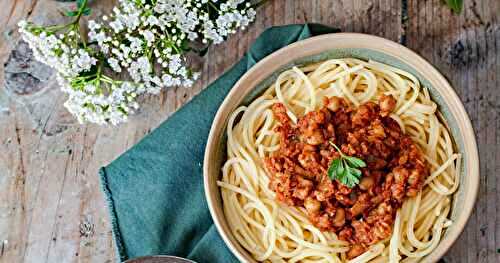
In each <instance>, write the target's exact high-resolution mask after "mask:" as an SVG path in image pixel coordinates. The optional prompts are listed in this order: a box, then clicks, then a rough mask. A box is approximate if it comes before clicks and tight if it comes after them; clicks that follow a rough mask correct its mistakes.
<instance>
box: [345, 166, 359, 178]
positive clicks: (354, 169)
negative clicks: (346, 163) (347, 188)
mask: <svg viewBox="0 0 500 263" xmlns="http://www.w3.org/2000/svg"><path fill="white" fill-rule="evenodd" d="M348 170H349V172H350V173H351V174H352V175H353V176H355V177H356V178H359V177H361V171H360V170H359V169H356V168H352V167H349V168H348Z"/></svg>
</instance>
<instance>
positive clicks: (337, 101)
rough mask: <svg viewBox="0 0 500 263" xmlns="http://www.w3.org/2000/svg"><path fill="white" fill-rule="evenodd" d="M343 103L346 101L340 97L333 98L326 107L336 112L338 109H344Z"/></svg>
mask: <svg viewBox="0 0 500 263" xmlns="http://www.w3.org/2000/svg"><path fill="white" fill-rule="evenodd" d="M343 102H344V101H343V100H342V99H341V98H339V97H331V98H329V99H328V104H327V105H326V107H327V108H328V109H329V110H331V111H333V112H336V111H337V110H338V109H340V107H342V105H343Z"/></svg>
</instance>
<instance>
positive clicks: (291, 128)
mask: <svg viewBox="0 0 500 263" xmlns="http://www.w3.org/2000/svg"><path fill="white" fill-rule="evenodd" d="M323 105H324V106H323V107H322V108H320V109H319V110H316V111H311V112H309V113H307V114H305V115H304V116H303V117H301V118H299V119H298V121H297V123H296V124H294V123H293V122H292V121H291V119H290V118H289V116H288V115H287V110H286V108H285V106H284V105H283V104H281V103H276V104H274V105H273V107H272V111H273V114H274V115H275V117H276V118H277V120H278V122H279V125H278V126H277V127H276V132H278V133H279V137H280V147H279V150H277V151H275V152H274V153H272V154H271V156H269V157H267V158H266V159H265V165H266V169H267V170H268V172H269V177H270V185H269V187H270V189H271V190H273V191H274V192H275V193H276V199H277V200H278V201H279V202H282V203H284V204H286V205H289V206H299V207H304V208H305V210H306V211H307V214H308V217H309V219H310V221H311V222H312V223H313V224H314V225H315V226H316V227H318V228H319V229H321V230H322V231H332V232H334V233H336V234H337V236H338V237H339V239H341V240H345V241H347V242H349V243H350V244H351V248H350V250H349V251H348V253H347V256H348V257H349V258H353V257H355V256H357V255H359V254H361V253H363V252H364V251H365V250H366V249H367V248H368V247H369V246H370V245H372V244H375V243H377V242H379V241H381V240H384V239H386V238H388V237H390V235H391V233H392V227H393V224H394V220H395V215H396V211H397V209H398V208H400V207H401V205H402V203H403V201H404V200H405V198H406V197H413V196H416V194H417V193H418V191H420V189H421V188H422V186H423V182H424V180H425V178H426V177H427V175H428V173H429V171H428V169H427V167H426V164H425V160H424V158H423V154H422V152H421V151H420V149H419V148H418V147H417V145H416V144H415V143H414V142H413V141H412V139H411V138H410V137H408V136H406V135H405V134H404V133H403V132H402V130H401V128H400V126H399V125H398V123H397V122H396V121H395V120H393V119H392V118H391V117H389V115H390V113H391V112H392V111H393V110H394V108H395V106H396V100H395V99H394V98H393V97H391V96H382V97H381V98H380V99H379V103H378V104H376V103H374V102H367V103H364V104H362V105H360V106H359V107H357V108H355V107H353V106H352V105H350V104H349V103H348V102H347V101H346V100H344V99H342V98H339V97H331V98H324V101H323ZM332 144H334V145H338V146H339V148H340V150H341V151H342V153H343V154H345V155H348V156H355V157H357V158H360V159H362V160H364V162H366V167H364V168H361V172H362V177H361V178H360V180H359V184H357V185H356V186H354V187H353V188H349V187H348V186H346V185H343V184H342V183H340V182H339V181H337V180H332V179H331V178H330V177H329V176H328V173H327V171H328V168H329V166H330V164H331V163H332V161H333V160H335V159H337V158H340V157H341V156H340V153H339V152H338V151H337V150H336V149H335V148H334V147H333V145H332Z"/></svg>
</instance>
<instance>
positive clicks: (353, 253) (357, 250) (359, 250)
mask: <svg viewBox="0 0 500 263" xmlns="http://www.w3.org/2000/svg"><path fill="white" fill-rule="evenodd" d="M363 252H365V248H363V246H361V245H358V244H354V245H352V247H351V249H349V251H347V257H348V258H350V259H352V258H355V257H357V256H359V255H361V254H363Z"/></svg>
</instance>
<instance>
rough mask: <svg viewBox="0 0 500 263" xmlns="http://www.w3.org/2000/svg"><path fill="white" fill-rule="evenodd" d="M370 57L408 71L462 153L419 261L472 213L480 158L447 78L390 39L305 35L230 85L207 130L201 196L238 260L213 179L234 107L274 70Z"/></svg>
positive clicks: (240, 251) (440, 250) (244, 257)
mask: <svg viewBox="0 0 500 263" xmlns="http://www.w3.org/2000/svg"><path fill="white" fill-rule="evenodd" d="M345 57H354V58H360V59H364V60H368V59H373V60H376V61H378V62H382V63H385V64H388V65H391V66H394V67H397V68H400V69H403V70H406V71H408V72H411V73H413V74H414V75H415V76H416V77H417V78H418V79H419V80H420V82H421V84H422V85H423V86H425V87H427V88H429V91H430V93H431V96H432V99H433V100H434V101H435V102H436V103H437V104H438V106H439V111H440V113H441V114H442V117H443V119H444V122H445V123H446V124H447V125H448V128H449V130H450V132H451V134H452V136H453V139H454V143H455V146H456V150H457V151H458V152H460V153H461V154H462V156H463V166H462V170H461V171H460V175H459V176H460V186H459V189H458V191H457V192H456V193H455V195H454V198H453V204H452V210H451V219H452V220H453V222H454V223H453V225H452V226H451V227H449V228H448V229H447V230H446V231H445V233H444V235H443V237H442V239H441V242H440V243H439V245H438V246H437V247H436V248H435V249H434V250H433V251H432V253H430V254H429V255H428V256H426V257H425V258H424V259H423V262H436V261H438V260H439V258H441V257H442V256H443V255H444V254H445V253H446V251H447V250H448V249H449V248H450V247H451V245H452V244H453V242H454V241H455V240H456V239H457V238H458V236H459V235H460V233H461V232H462V230H463V229H464V227H465V224H466V222H467V219H468V218H469V216H470V215H471V213H472V209H473V207H474V203H475V201H476V195H477V191H478V185H479V157H478V151H477V146H476V141H475V137H474V131H473V129H472V125H471V122H470V120H469V117H468V116H467V113H466V111H465V109H464V106H463V105H462V103H461V102H460V99H459V98H458V96H457V94H456V93H455V91H454V90H453V88H452V87H451V86H450V84H449V83H448V81H447V80H446V79H445V78H444V77H443V76H442V75H441V74H440V73H439V72H438V71H437V70H436V69H435V68H434V67H433V66H432V65H431V64H430V63H428V62H427V61H425V60H424V59H423V58H422V57H420V56H419V55H417V54H416V53H415V52H413V51H411V50H410V49H408V48H406V47H404V46H402V45H400V44H397V43H395V42H392V41H390V40H387V39H384V38H380V37H376V36H371V35H365V34H357V33H336V34H327V35H322V36H317V37H313V38H309V39H306V40H303V41H299V42H296V43H294V44H291V45H289V46H287V47H285V48H282V49H280V50H278V51H276V52H274V53H273V54H271V55H269V56H267V57H266V58H264V59H263V60H261V61H260V62H258V63H257V64H256V65H255V66H253V67H252V68H251V69H250V70H249V71H248V72H247V73H246V74H245V75H243V76H242V77H241V79H240V80H239V81H238V82H237V83H236V84H235V85H234V87H233V88H232V90H231V91H230V92H229V94H228V95H227V97H226V98H225V100H224V102H223V103H222V105H221V106H220V108H219V110H218V112H217V114H216V116H215V119H214V121H213V124H212V128H211V130H210V134H209V137H208V142H207V147H206V150H205V158H204V167H203V173H204V184H205V185H204V187H205V194H206V198H207V202H208V206H209V208H210V213H211V215H212V217H213V220H214V223H215V225H216V227H217V229H218V231H219V233H220V235H221V236H222V238H223V239H224V241H225V243H226V244H227V246H228V247H229V249H230V250H231V251H232V252H233V253H234V255H235V256H236V257H237V258H238V259H239V260H240V261H242V262H255V260H253V259H252V257H251V256H250V254H249V253H248V252H247V251H246V250H245V249H244V248H242V247H241V246H240V245H239V244H238V242H237V241H236V239H235V238H234V237H233V235H232V233H231V231H230V229H229V225H228V224H227V221H226V219H225V215H224V212H223V207H222V200H221V195H220V189H219V187H218V186H217V183H216V182H217V180H218V179H219V178H220V176H221V166H222V164H223V163H224V161H225V159H224V158H225V152H226V147H225V140H226V139H225V131H226V125H227V121H228V117H229V115H230V114H231V112H233V111H234V110H235V109H236V108H237V107H238V106H240V105H246V104H248V103H249V102H251V101H252V100H253V99H255V98H256V97H257V96H258V95H260V94H261V93H262V92H263V90H264V89H266V88H267V87H268V86H269V85H270V84H271V83H273V82H274V80H275V79H276V77H277V76H278V74H279V73H280V72H282V71H284V70H286V69H289V68H291V67H292V66H294V65H304V64H307V63H312V62H317V61H322V60H326V59H332V58H345Z"/></svg>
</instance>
